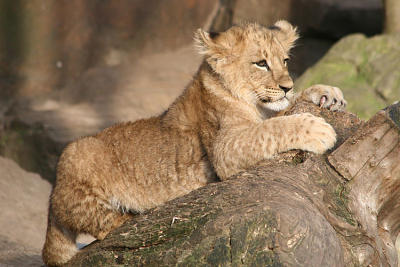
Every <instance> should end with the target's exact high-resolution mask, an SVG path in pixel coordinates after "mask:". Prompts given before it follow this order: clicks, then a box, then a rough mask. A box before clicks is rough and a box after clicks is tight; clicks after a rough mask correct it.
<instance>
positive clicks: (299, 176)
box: [68, 103, 400, 266]
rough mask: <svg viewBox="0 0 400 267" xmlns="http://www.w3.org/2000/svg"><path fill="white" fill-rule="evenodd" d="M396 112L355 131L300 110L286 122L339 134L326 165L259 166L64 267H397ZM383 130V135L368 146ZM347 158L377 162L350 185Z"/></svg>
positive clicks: (352, 123) (348, 121)
mask: <svg viewBox="0 0 400 267" xmlns="http://www.w3.org/2000/svg"><path fill="white" fill-rule="evenodd" d="M399 110H400V107H399V105H397V106H392V107H391V108H390V109H388V110H386V111H384V112H382V113H379V114H377V117H379V118H378V119H380V120H381V121H379V120H378V121H376V122H374V120H376V117H375V118H373V119H371V121H369V122H368V123H363V122H362V121H360V120H359V119H358V118H357V117H356V116H354V115H352V114H350V113H346V112H337V113H332V112H329V111H325V110H320V109H319V108H317V107H314V106H312V105H308V104H305V103H298V104H297V105H296V106H295V107H294V108H293V109H292V110H290V111H289V114H291V113H298V112H311V113H313V114H315V115H320V116H323V117H324V118H325V119H326V120H327V121H328V122H329V123H331V124H332V125H333V126H334V128H335V130H336V131H337V133H338V137H339V139H338V144H337V146H336V147H335V148H334V150H335V151H334V152H333V153H331V155H330V157H329V163H328V161H327V156H326V155H323V156H315V155H311V154H310V153H304V152H300V151H290V152H287V153H284V154H281V155H279V156H278V157H276V158H275V159H273V160H268V161H263V162H260V163H259V164H258V165H257V166H255V167H253V168H251V169H250V170H248V171H245V172H242V173H239V174H238V175H236V176H234V177H232V179H230V180H228V181H225V182H220V183H214V184H210V185H208V186H206V187H203V188H200V189H199V190H196V191H193V192H192V193H190V194H188V195H186V196H184V197H182V198H179V199H175V200H173V201H170V202H168V203H166V204H165V205H164V206H161V207H158V208H156V209H152V210H149V211H147V212H145V213H144V214H141V215H138V216H136V217H135V218H134V219H133V220H131V221H129V222H127V223H126V224H125V225H123V226H122V227H120V228H119V229H116V230H115V231H113V232H112V233H111V234H110V235H109V236H107V238H106V239H105V240H103V241H101V242H95V243H93V244H91V245H89V246H88V247H86V248H85V249H83V250H82V251H81V252H80V253H78V254H77V255H76V256H75V257H74V258H73V259H72V260H71V261H70V262H69V264H68V266H122V265H130V266H239V265H240V266H367V265H368V264H370V265H371V266H396V264H397V258H396V257H395V255H394V254H393V253H394V250H393V247H394V245H393V244H394V239H395V237H396V236H397V233H398V228H399V225H400V224H399V223H398V218H399V216H398V215H397V214H398V213H399V212H398V210H399V207H398V204H396V202H395V199H398V196H399V192H398V191H399V190H400V189H399V188H400V172H399V164H398V163H399V158H400V150H399V135H400V131H399V130H398V128H396V127H397V126H395V123H393V122H392V120H391V119H390V118H391V117H392V118H394V119H393V120H396V118H395V117H396V116H397V120H398V115H399ZM390 114H392V116H390ZM393 114H394V115H393ZM396 114H397V115H396ZM388 123H389V124H390V129H391V130H390V129H386V130H385V131H386V134H384V135H383V137H382V138H378V139H376V140H375V139H374V140H375V141H368V140H369V138H370V137H369V136H370V135H371V134H372V135H374V134H375V133H376V132H379V131H381V128H385V127H387V126H386V124H388ZM397 123H398V121H397ZM374 125H375V126H377V128H374V127H373V126H374ZM379 125H380V126H379ZM392 135H393V136H392ZM350 136H351V137H350ZM385 136H388V137H386V138H385ZM396 136H397V139H396ZM349 137H350V138H349ZM390 138H392V139H390ZM389 139H390V140H391V141H390V140H389ZM377 140H381V141H377ZM362 142H375V143H377V148H380V149H383V150H385V151H387V150H390V149H389V148H388V147H390V146H391V145H389V144H392V146H393V148H392V149H391V150H390V151H389V152H387V153H386V152H383V151H382V152H379V151H381V150H372V152H371V150H370V147H369V146H357V145H351V144H352V143H355V144H360V143H362ZM382 142H384V143H385V144H387V145H379V144H381V143H382ZM384 147H386V148H384ZM364 150H365V151H364ZM352 153H355V154H356V155H358V156H360V158H368V159H369V160H371V159H372V158H377V156H375V155H376V154H379V155H380V158H382V160H380V161H379V164H377V165H376V166H377V168H373V169H368V170H367V169H366V170H365V174H364V175H361V174H360V173H361V171H362V170H363V168H365V167H368V168H369V167H370V166H372V165H373V164H372V165H371V164H360V165H361V166H362V167H361V170H360V171H358V172H357V171H356V175H353V176H351V177H350V176H348V175H347V172H343V171H342V170H347V169H350V167H346V166H353V165H354V164H353V163H354V162H357V161H351V160H348V165H346V164H343V162H342V160H341V159H340V158H339V156H340V155H344V156H345V155H350V154H352ZM367 153H369V156H368V155H367ZM328 154H329V153H328ZM334 159H336V161H335V160H334ZM343 160H344V161H347V159H343ZM336 163H340V164H336ZM333 166H335V168H336V170H335V169H334V168H333ZM336 166H337V167H336ZM385 171H386V172H385ZM342 172H343V173H344V174H343V173H342ZM349 172H350V171H349ZM357 174H359V175H358V176H357ZM383 174H384V175H383ZM382 175H383V176H382ZM370 180H371V181H370ZM369 183H371V184H373V186H375V187H374V188H373V190H371V187H368V184H369ZM375 189H376V190H375ZM368 199H372V200H373V201H372V202H373V203H374V204H375V205H374V206H371V205H372V204H371V201H366V200H368Z"/></svg>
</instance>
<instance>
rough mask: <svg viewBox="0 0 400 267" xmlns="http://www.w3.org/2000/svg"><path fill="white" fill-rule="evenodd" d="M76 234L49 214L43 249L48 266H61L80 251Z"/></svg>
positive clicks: (43, 256) (44, 259)
mask: <svg viewBox="0 0 400 267" xmlns="http://www.w3.org/2000/svg"><path fill="white" fill-rule="evenodd" d="M75 242H76V234H74V233H71V232H70V231H68V230H67V229H64V228H63V227H62V226H60V225H59V224H57V222H56V221H55V220H54V218H52V216H51V215H49V219H48V224H47V233H46V241H45V243H44V247H43V250H42V258H43V261H44V263H45V264H46V266H49V267H50V266H61V265H63V264H65V263H66V262H67V261H68V260H70V259H71V258H72V257H73V256H74V255H75V254H76V253H77V251H78V249H77V246H76V243H75Z"/></svg>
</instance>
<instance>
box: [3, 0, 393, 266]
mask: <svg viewBox="0 0 400 267" xmlns="http://www.w3.org/2000/svg"><path fill="white" fill-rule="evenodd" d="M399 5H400V1H398V0H384V1H383V0H346V1H342V0H280V1H276V0H219V1H218V0H169V1H162V0H135V1H133V0H119V1H112V0H86V1H83V0H57V1H50V0H29V1H23V0H0V212H1V214H0V265H1V264H9V265H12V266H13V265H14V266H40V265H41V264H42V263H41V259H40V250H41V247H42V245H43V242H44V232H45V227H46V216H47V199H48V196H49V194H50V188H51V183H53V182H54V178H55V166H56V162H57V158H58V156H59V154H60V153H61V150H62V148H63V147H64V146H65V144H66V143H68V142H69V141H71V140H73V139H75V138H78V137H80V136H84V135H88V134H93V133H95V132H96V131H99V130H101V129H102V128H104V127H107V126H109V125H111V124H113V123H115V122H118V121H127V120H136V119H138V118H143V117H149V116H152V115H157V114H159V113H161V112H162V111H163V110H164V109H166V108H167V107H168V105H169V104H170V103H171V102H172V101H173V100H174V99H175V97H176V96H178V95H179V94H180V93H181V92H182V90H183V89H184V87H185V86H186V85H187V84H188V83H189V81H190V80H191V78H192V75H193V74H194V73H195V72H196V70H197V68H198V66H199V64H200V62H201V60H202V59H201V57H200V56H199V55H197V54H196V51H195V49H194V48H193V33H194V31H195V30H196V29H197V28H203V29H206V30H210V31H223V30H225V29H227V28H229V27H230V26H231V25H232V24H235V23H241V22H247V21H250V22H253V21H256V22H259V23H261V24H264V25H271V24H273V23H274V22H275V21H276V20H279V19H286V20H288V21H290V22H291V23H292V24H294V25H297V26H298V29H299V31H300V35H301V39H300V40H299V41H298V44H297V46H296V48H295V49H294V50H293V51H292V59H291V61H290V65H289V69H290V71H291V73H292V77H293V78H294V79H295V82H296V89H297V90H298V91H299V90H302V89H305V88H306V87H308V86H310V85H312V84H316V83H326V84H330V85H334V86H338V87H341V88H342V89H343V91H344V93H345V96H346V98H347V100H348V103H349V110H350V111H351V112H354V113H356V114H357V115H358V116H360V117H361V118H363V119H368V118H369V117H370V116H372V115H373V114H375V113H376V112H377V111H378V110H379V109H382V108H384V107H386V106H387V105H390V104H392V103H393V102H395V101H396V100H399V99H400V68H399V67H400V46H399V44H400V34H398V33H396V32H399V31H400V7H399ZM396 14H397V15H396Z"/></svg>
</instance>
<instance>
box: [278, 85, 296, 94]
mask: <svg viewBox="0 0 400 267" xmlns="http://www.w3.org/2000/svg"><path fill="white" fill-rule="evenodd" d="M279 88H281V89H282V90H283V91H284V92H285V93H287V92H289V91H290V90H291V89H292V88H293V87H285V86H282V85H279Z"/></svg>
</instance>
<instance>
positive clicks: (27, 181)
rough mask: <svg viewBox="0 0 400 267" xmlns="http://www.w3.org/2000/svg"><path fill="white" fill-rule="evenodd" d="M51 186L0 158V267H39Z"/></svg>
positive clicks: (9, 161)
mask: <svg viewBox="0 0 400 267" xmlns="http://www.w3.org/2000/svg"><path fill="white" fill-rule="evenodd" d="M50 190H51V185H50V183H49V182H47V181H46V180H44V179H42V178H41V177H40V176H39V175H38V174H34V173H30V172H26V171H24V170H22V169H21V168H20V167H19V166H18V165H17V164H16V163H15V162H13V161H12V160H10V159H6V158H3V157H0V210H1V216H0V266H3V265H2V264H9V265H11V266H40V264H42V260H41V249H42V246H43V243H44V238H45V232H46V226H47V209H48V199H49V195H50Z"/></svg>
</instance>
